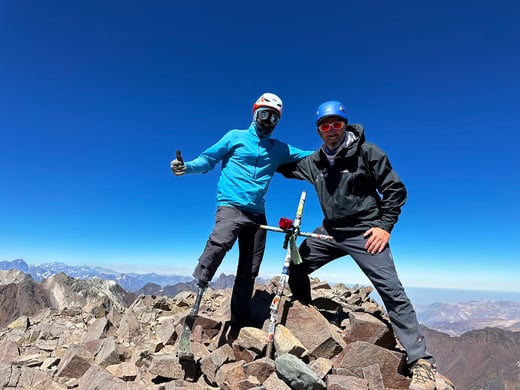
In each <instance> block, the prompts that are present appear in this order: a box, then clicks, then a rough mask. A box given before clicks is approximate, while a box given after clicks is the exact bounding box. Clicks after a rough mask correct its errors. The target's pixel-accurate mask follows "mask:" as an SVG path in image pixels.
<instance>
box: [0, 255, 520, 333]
mask: <svg viewBox="0 0 520 390" xmlns="http://www.w3.org/2000/svg"><path fill="white" fill-rule="evenodd" d="M10 269H16V270H19V271H22V272H23V273H25V274H28V275H30V276H31V277H32V278H33V279H34V281H36V282H41V281H42V280H44V279H47V278H49V277H51V276H53V275H56V274H59V273H65V274H67V275H68V276H70V277H72V278H75V279H80V280H88V279H92V278H99V279H103V280H111V281H114V282H116V283H117V284H118V285H120V286H121V287H122V288H124V289H125V290H126V291H128V292H131V293H134V294H136V295H139V294H144V295H163V296H168V297H174V296H175V295H176V294H178V293H179V292H180V291H185V290H190V291H195V290H196V284H195V280H194V279H193V278H192V277H189V276H181V275H161V274H156V273H146V274H137V273H120V272H116V271H113V270H109V269H105V268H100V267H90V266H71V265H67V264H63V263H46V264H39V265H29V264H27V262H25V261H24V260H22V259H17V260H12V261H0V270H10ZM233 282H234V276H233V275H225V274H221V275H220V276H219V277H218V278H216V279H215V280H214V281H213V282H212V284H211V285H212V287H213V288H215V289H225V288H229V287H232V286H233ZM259 282H263V280H261V279H260V278H259ZM415 308H416V311H417V317H418V319H419V322H420V323H421V324H423V325H425V326H427V327H428V328H430V329H433V330H436V331H439V332H443V333H446V334H448V335H450V336H460V335H461V334H463V333H465V332H467V331H471V330H477V329H483V328H486V327H494V328H500V329H505V330H509V331H520V302H506V301H494V300H485V301H470V302H459V303H454V302H444V303H434V304H429V305H415Z"/></svg>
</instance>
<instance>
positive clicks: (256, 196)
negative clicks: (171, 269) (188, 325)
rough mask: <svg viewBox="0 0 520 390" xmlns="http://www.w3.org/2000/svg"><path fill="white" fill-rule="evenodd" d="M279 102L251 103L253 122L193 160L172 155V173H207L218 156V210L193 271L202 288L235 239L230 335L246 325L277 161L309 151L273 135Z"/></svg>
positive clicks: (267, 98)
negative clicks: (184, 161) (236, 257)
mask: <svg viewBox="0 0 520 390" xmlns="http://www.w3.org/2000/svg"><path fill="white" fill-rule="evenodd" d="M282 108H283V106H282V101H281V99H280V98H279V97H278V96H276V95H275V94H272V93H264V94H263V95H262V96H260V97H259V98H258V100H257V101H256V102H255V103H254V105H253V122H252V123H251V125H250V126H249V128H248V129H246V130H230V131H229V132H227V133H226V134H225V135H224V136H223V137H222V138H221V139H220V140H219V141H218V142H217V143H216V144H214V145H213V146H211V147H209V148H208V149H206V150H205V151H204V152H202V154H201V155H199V156H198V157H197V158H195V159H194V160H192V161H189V162H186V163H183V162H182V161H179V160H177V159H176V160H173V161H172V162H171V164H170V167H171V170H172V172H173V173H174V174H175V175H176V176H181V175H184V174H190V173H207V172H208V171H210V170H212V169H213V168H214V167H215V165H216V164H217V163H218V162H220V161H222V169H221V172H220V177H219V180H218V184H217V214H216V217H215V225H214V227H213V231H212V232H211V234H210V236H209V238H208V240H207V242H206V247H205V248H204V251H203V253H202V255H201V256H200V258H199V262H198V264H197V266H196V267H195V271H194V272H193V276H194V277H195V279H197V280H198V285H199V287H203V288H205V287H206V286H207V285H208V283H209V282H210V281H211V279H212V278H213V276H214V275H215V273H216V271H217V268H218V267H219V266H220V264H221V263H222V260H223V259H224V256H225V255H226V253H227V252H228V251H229V250H230V249H231V248H232V247H233V245H234V243H235V241H236V240H237V239H238V248H239V257H238V266H237V271H236V276H235V284H234V286H233V292H232V296H231V329H230V332H229V335H230V337H236V335H237V334H238V332H239V330H240V328H242V327H244V326H247V325H249V320H250V305H251V299H252V293H253V288H254V281H255V278H256V277H257V276H258V272H259V269H260V263H261V262H262V258H263V255H264V249H265V241H266V231H265V230H262V229H259V228H258V225H261V224H262V225H265V224H267V221H266V217H265V200H264V196H265V194H266V192H267V188H268V187H269V183H270V182H271V179H272V178H273V175H274V174H275V172H276V169H277V168H278V166H279V165H281V164H285V163H292V162H297V161H299V160H301V159H302V158H303V157H305V156H307V155H309V154H310V153H311V152H309V151H304V150H300V149H298V148H295V147H293V146H291V145H288V144H286V143H284V142H281V141H279V140H277V139H274V138H272V137H271V134H272V132H273V130H274V129H275V127H276V125H277V124H278V121H279V120H280V117H281V116H282Z"/></svg>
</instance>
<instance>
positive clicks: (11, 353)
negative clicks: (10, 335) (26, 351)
mask: <svg viewBox="0 0 520 390" xmlns="http://www.w3.org/2000/svg"><path fill="white" fill-rule="evenodd" d="M0 351H2V353H1V354H0V364H4V363H5V364H11V363H12V362H14V361H16V360H18V358H19V357H20V349H19V348H18V344H17V343H16V342H14V341H12V340H2V341H0Z"/></svg>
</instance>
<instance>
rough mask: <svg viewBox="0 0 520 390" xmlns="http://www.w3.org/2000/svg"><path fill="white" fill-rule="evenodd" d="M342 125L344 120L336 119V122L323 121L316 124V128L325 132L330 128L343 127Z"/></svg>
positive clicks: (338, 128) (337, 128)
mask: <svg viewBox="0 0 520 390" xmlns="http://www.w3.org/2000/svg"><path fill="white" fill-rule="evenodd" d="M343 126H345V122H342V121H337V122H332V123H323V124H321V125H319V126H318V129H319V130H320V131H321V132H327V131H331V130H340V129H342V128H343Z"/></svg>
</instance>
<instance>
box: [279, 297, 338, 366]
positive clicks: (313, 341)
mask: <svg viewBox="0 0 520 390" xmlns="http://www.w3.org/2000/svg"><path fill="white" fill-rule="evenodd" d="M285 326H286V327H287V328H289V329H290V330H291V331H292V332H293V334H294V336H296V337H297V338H298V339H299V340H300V342H301V343H302V344H303V346H304V347H305V348H306V349H307V351H308V353H309V355H310V356H311V357H312V358H319V357H324V358H326V359H330V358H332V357H333V356H334V355H336V354H337V353H339V352H340V351H341V350H342V349H343V347H344V346H345V342H344V341H343V340H342V339H341V338H340V337H339V336H338V334H337V333H336V332H335V331H332V328H331V324H330V323H329V322H328V321H327V320H326V319H325V318H324V317H323V316H322V315H321V314H320V312H319V311H318V310H316V309H315V308H314V307H312V306H305V305H302V304H301V303H300V302H298V301H296V302H294V303H293V304H292V306H291V307H290V308H289V310H288V313H287V319H286V321H285Z"/></svg>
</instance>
